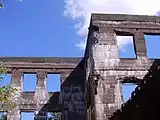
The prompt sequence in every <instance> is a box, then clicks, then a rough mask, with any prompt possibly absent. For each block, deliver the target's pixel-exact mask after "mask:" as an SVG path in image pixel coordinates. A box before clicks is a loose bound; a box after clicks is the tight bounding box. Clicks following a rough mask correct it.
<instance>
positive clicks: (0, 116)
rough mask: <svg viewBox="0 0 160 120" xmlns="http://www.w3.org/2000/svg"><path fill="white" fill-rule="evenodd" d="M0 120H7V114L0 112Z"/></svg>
mask: <svg viewBox="0 0 160 120" xmlns="http://www.w3.org/2000/svg"><path fill="white" fill-rule="evenodd" d="M0 120H7V112H0Z"/></svg>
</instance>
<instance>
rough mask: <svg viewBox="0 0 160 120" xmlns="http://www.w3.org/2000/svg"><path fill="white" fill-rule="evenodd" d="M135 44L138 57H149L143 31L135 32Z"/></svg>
mask: <svg viewBox="0 0 160 120" xmlns="http://www.w3.org/2000/svg"><path fill="white" fill-rule="evenodd" d="M134 46H135V47H134V48H135V52H136V56H137V58H138V59H139V58H145V57H147V50H146V44H145V39H144V34H143V32H141V31H137V32H136V33H135V34H134Z"/></svg>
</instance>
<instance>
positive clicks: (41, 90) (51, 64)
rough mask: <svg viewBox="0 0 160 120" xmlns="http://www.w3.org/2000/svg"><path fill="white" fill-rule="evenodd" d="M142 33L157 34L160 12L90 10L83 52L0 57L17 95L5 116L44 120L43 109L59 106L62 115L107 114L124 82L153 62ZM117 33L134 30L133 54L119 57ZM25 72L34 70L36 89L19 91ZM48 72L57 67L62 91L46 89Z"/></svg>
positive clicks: (102, 118)
mask: <svg viewBox="0 0 160 120" xmlns="http://www.w3.org/2000/svg"><path fill="white" fill-rule="evenodd" d="M144 34H160V17H156V16H139V15H118V14H115V15H114V14H92V16H91V23H90V27H89V32H88V40H87V46H86V50H85V55H84V57H83V58H52V57H50V58H48V57H1V58H0V61H2V62H3V64H4V66H7V67H8V68H10V71H9V72H10V73H12V85H13V86H14V87H16V88H17V89H18V93H17V96H16V97H17V98H18V97H20V100H19V102H17V107H16V108H14V109H13V110H11V111H10V112H9V114H8V118H9V120H20V112H21V111H32V112H35V120H46V119H47V118H46V116H47V112H61V113H62V120H75V119H76V120H108V119H109V117H111V116H113V112H115V111H116V110H117V109H120V108H121V105H122V103H123V100H122V84H123V83H125V82H131V83H132V82H133V83H137V84H140V82H141V81H143V77H144V76H145V75H146V74H147V73H148V70H150V68H151V66H152V65H153V64H154V63H155V59H148V58H147V54H146V53H147V50H146V45H145V40H144ZM116 35H132V36H133V38H134V50H135V53H136V58H130V59H128V58H119V52H118V45H117V39H116ZM156 63H158V64H159V63H160V60H156ZM24 73H36V74H37V86H36V91H35V92H22V82H23V74H24ZM47 73H60V78H61V90H60V92H55V93H48V92H47V91H46V76H47ZM14 99H15V98H14ZM118 115H119V114H118ZM118 118H119V116H118ZM114 120H115V119H114ZM116 120H117V117H116ZM120 120H121V119H120Z"/></svg>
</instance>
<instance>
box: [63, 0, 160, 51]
mask: <svg viewBox="0 0 160 120" xmlns="http://www.w3.org/2000/svg"><path fill="white" fill-rule="evenodd" d="M64 2H65V6H64V16H67V17H69V18H71V19H72V20H74V21H76V24H75V26H74V27H75V29H76V30H77V31H76V33H77V35H79V36H80V37H81V38H82V39H84V40H82V41H80V43H79V44H76V46H77V47H79V48H81V49H82V48H83V49H84V48H85V43H86V42H85V41H86V36H87V34H88V26H89V22H90V15H91V13H121V14H122V13H124V14H139V15H142V14H144V15H155V14H156V12H157V11H159V10H160V0H64ZM158 14H160V12H159V13H158V12H157V15H158ZM118 39H119V43H118V45H119V47H120V49H121V50H122V51H124V50H125V46H126V45H128V44H131V43H132V42H131V40H130V39H127V38H125V39H122V38H118Z"/></svg>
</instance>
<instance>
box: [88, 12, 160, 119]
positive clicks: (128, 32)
mask: <svg viewBox="0 0 160 120" xmlns="http://www.w3.org/2000/svg"><path fill="white" fill-rule="evenodd" d="M145 34H160V17H156V16H139V15H119V14H92V15H91V22H90V27H89V34H88V41H87V47H86V52H85V58H86V61H90V63H88V62H86V64H91V63H92V68H91V69H92V70H89V72H88V71H87V74H88V75H90V76H94V77H92V78H90V79H91V80H90V81H93V82H95V83H97V85H96V86H95V85H93V84H90V83H89V82H90V81H88V80H89V78H86V79H87V80H86V81H87V82H86V86H87V85H90V87H88V88H91V87H92V88H95V89H96V93H95V92H92V93H93V95H91V96H94V107H92V108H94V109H93V110H94V113H95V114H94V117H95V120H108V118H109V117H110V116H111V115H112V113H113V112H115V111H116V110H117V109H119V108H120V107H121V104H122V103H123V100H122V84H123V83H125V82H130V83H132V82H134V83H138V82H139V81H140V80H141V79H143V77H144V76H145V74H146V73H147V72H148V69H150V67H151V66H152V64H153V62H154V61H155V60H154V59H148V57H147V50H146V43H145V39H144V35H145ZM117 35H123V36H133V43H134V50H135V53H136V58H133V59H128V58H120V57H119V51H118V50H119V49H118V44H117V38H116V36H117ZM86 66H87V65H86ZM95 76H98V77H96V78H95ZM125 77H128V79H130V80H127V81H125V79H124V78H125ZM132 77H134V78H135V81H133V80H131V78H132ZM87 92H88V93H91V92H90V90H89V89H86V93H87ZM88 100H89V99H88ZM87 103H88V106H92V105H91V103H89V102H87ZM89 108H90V107H88V111H90V113H88V114H91V111H92V110H90V109H89ZM88 120H92V119H91V118H90V117H88Z"/></svg>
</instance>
